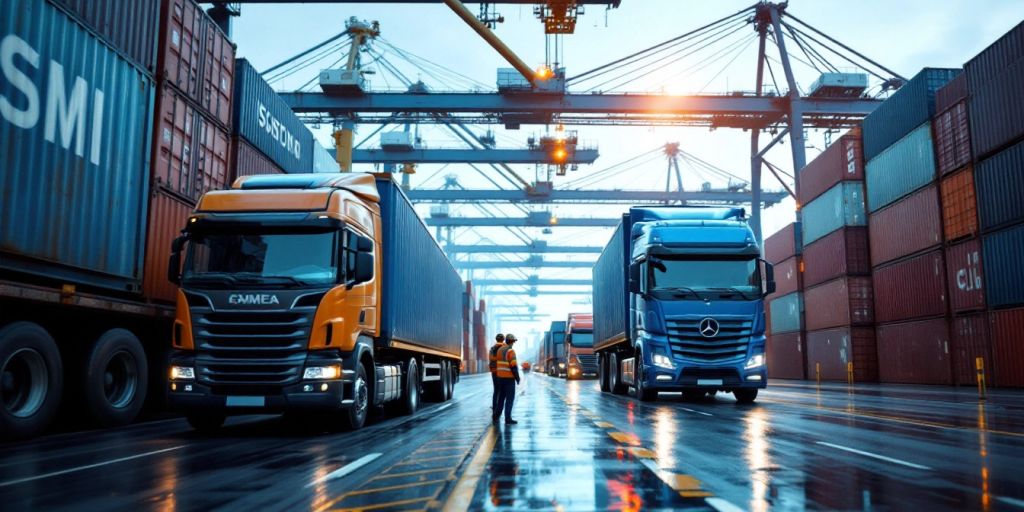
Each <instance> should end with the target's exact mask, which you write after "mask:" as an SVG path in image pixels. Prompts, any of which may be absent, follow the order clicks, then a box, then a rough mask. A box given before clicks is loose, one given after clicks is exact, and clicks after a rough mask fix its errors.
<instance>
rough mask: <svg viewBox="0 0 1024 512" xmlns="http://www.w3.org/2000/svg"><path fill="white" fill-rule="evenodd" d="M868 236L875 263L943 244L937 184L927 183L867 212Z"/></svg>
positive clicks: (885, 261) (872, 259) (872, 262)
mask: <svg viewBox="0 0 1024 512" xmlns="http://www.w3.org/2000/svg"><path fill="white" fill-rule="evenodd" d="M868 238H869V240H870V245H871V264H872V265H873V266H876V267H877V266H879V265H882V264H884V263H888V262H890V261H893V260H895V259H898V258H902V257H904V256H908V255H911V254H916V253H919V252H921V251H924V250H927V249H930V248H932V247H937V246H939V245H940V244H942V213H941V211H940V209H939V191H938V187H937V186H935V185H930V186H928V187H926V188H924V189H922V190H919V191H917V192H915V193H913V194H911V195H909V196H907V197H905V198H903V199H901V200H899V201H896V202H895V203H893V204H891V205H889V206H887V207H885V208H884V209H882V210H878V211H876V212H874V213H872V214H871V215H869V216H868Z"/></svg>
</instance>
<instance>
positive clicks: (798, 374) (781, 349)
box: [765, 331, 806, 379]
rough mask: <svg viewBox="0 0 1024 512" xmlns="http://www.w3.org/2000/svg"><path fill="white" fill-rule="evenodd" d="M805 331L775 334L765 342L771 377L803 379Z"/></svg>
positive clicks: (769, 376)
mask: <svg viewBox="0 0 1024 512" xmlns="http://www.w3.org/2000/svg"><path fill="white" fill-rule="evenodd" d="M803 345H804V333H802V332H800V331H797V332H788V333H785V334H773V335H771V336H769V337H768V340H767V342H766V343H765V357H766V358H767V359H768V361H767V365H768V378H769V379H803V378H806V376H805V374H804V346H803Z"/></svg>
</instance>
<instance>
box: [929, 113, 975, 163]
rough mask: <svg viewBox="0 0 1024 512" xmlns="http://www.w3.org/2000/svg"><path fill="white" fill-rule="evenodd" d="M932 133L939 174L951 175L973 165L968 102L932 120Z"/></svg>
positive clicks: (937, 115) (939, 114)
mask: <svg viewBox="0 0 1024 512" xmlns="http://www.w3.org/2000/svg"><path fill="white" fill-rule="evenodd" d="M932 131H933V134H932V136H933V137H934V138H935V140H934V142H935V163H936V166H937V168H938V170H939V174H949V173H951V172H953V171H955V170H957V169H959V168H961V167H963V166H965V165H967V164H970V163H971V131H970V127H969V120H968V117H967V102H966V101H961V102H960V103H957V104H956V105H953V106H952V107H950V108H948V109H946V110H944V111H942V112H939V113H938V114H936V115H935V118H933V119H932Z"/></svg>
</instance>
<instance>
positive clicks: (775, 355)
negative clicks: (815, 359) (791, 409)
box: [764, 224, 806, 379]
mask: <svg viewBox="0 0 1024 512" xmlns="http://www.w3.org/2000/svg"><path fill="white" fill-rule="evenodd" d="M764 254H765V259H766V260H768V262H769V263H771V264H772V265H775V283H776V288H775V293H773V294H772V295H769V296H768V302H767V304H768V306H767V310H766V317H767V322H768V342H767V347H766V349H765V350H766V355H767V358H768V361H767V363H768V377H769V378H773V379H802V378H804V377H805V376H806V374H805V373H804V368H805V367H806V365H805V357H804V352H805V343H804V332H803V294H802V291H803V281H802V279H803V276H802V274H801V266H802V261H801V257H800V228H799V225H798V224H790V225H788V226H786V227H784V228H782V230H781V231H779V232H778V233H776V234H774V235H772V236H770V237H768V238H767V239H765V241H764Z"/></svg>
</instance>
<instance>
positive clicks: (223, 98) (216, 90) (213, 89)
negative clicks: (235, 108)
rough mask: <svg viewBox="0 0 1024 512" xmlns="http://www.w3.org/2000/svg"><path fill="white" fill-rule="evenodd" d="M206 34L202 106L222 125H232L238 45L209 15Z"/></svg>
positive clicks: (201, 82)
mask: <svg viewBox="0 0 1024 512" xmlns="http://www.w3.org/2000/svg"><path fill="white" fill-rule="evenodd" d="M206 20H207V21H206V30H205V33H204V34H203V61H202V65H203V72H202V74H201V75H200V82H199V98H198V102H199V106H200V107H202V108H203V110H205V111H206V113H208V114H210V116H211V117H213V118H214V119H215V120H216V121H217V122H218V123H219V124H220V125H221V126H223V127H225V128H230V126H231V99H232V96H234V94H235V45H234V44H232V42H231V40H230V39H228V36H227V34H225V33H224V32H223V31H222V30H221V29H220V27H219V26H217V23H216V22H214V21H213V19H211V18H210V17H209V16H207V17H206Z"/></svg>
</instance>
